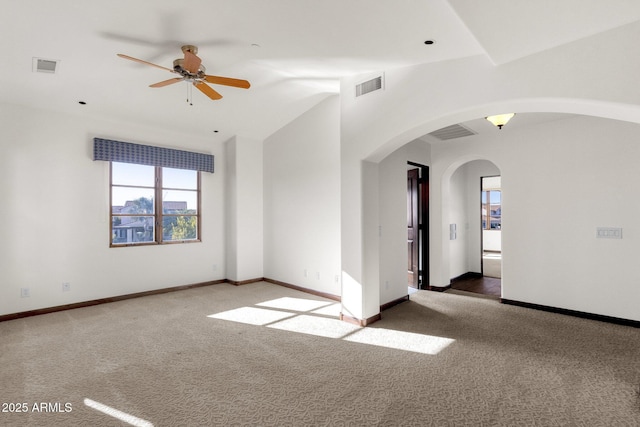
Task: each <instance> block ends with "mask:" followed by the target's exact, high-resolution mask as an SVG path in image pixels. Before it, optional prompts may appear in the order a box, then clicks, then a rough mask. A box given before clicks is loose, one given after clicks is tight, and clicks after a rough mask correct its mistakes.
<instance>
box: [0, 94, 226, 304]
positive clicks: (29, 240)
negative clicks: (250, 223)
mask: <svg viewBox="0 0 640 427" xmlns="http://www.w3.org/2000/svg"><path fill="white" fill-rule="evenodd" d="M0 129H2V136H1V138H2V139H1V141H0V183H1V189H0V192H1V196H0V199H1V200H2V203H1V204H0V223H1V224H2V245H1V246H0V247H1V249H0V251H1V253H0V272H1V274H0V276H1V277H0V314H9V313H15V312H22V311H28V310H34V309H38V308H44V307H52V306H57V305H64V304H70V303H75V302H81V301H87V300H92V299H98V298H105V297H110V296H116V295H122V294H129V293H135V292H141V291H147V290H152V289H161V288H166V287H171V286H178V285H185V284H191V283H200V282H205V281H210V280H217V279H223V278H225V269H224V265H225V253H224V210H223V194H224V185H223V180H224V173H225V172H224V160H223V157H224V156H223V147H222V146H221V145H220V144H216V143H214V142H212V141H209V140H206V139H203V138H191V137H189V136H187V135H184V134H177V133H173V132H170V131H166V130H161V129H155V128H146V127H143V126H138V125H134V124H126V123H114V122H109V121H104V120H100V119H97V118H92V117H89V116H80V115H78V116H71V115H65V114H58V113H52V112H45V111H40V110H35V109H27V108H23V107H20V106H15V105H6V104H0ZM94 137H103V138H111V139H116V140H123V141H131V142H136V143H143V144H149V145H158V146H163V147H169V148H180V149H186V150H192V151H198V152H204V153H211V154H214V155H215V156H216V157H215V167H216V172H215V173H214V174H210V173H202V223H203V224H202V242H201V243H189V244H180V245H163V246H145V247H127V248H109V238H110V236H109V222H108V221H109V210H110V207H109V174H108V163H106V162H99V161H93V160H92V141H93V138H94ZM214 265H215V266H216V268H215V270H214ZM63 282H69V283H70V284H71V291H70V292H62V283H63ZM22 287H28V288H30V291H31V296H30V297H29V298H21V297H20V288H22Z"/></svg>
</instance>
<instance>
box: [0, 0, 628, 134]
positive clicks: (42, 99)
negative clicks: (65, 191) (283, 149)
mask: <svg viewBox="0 0 640 427" xmlns="http://www.w3.org/2000/svg"><path fill="white" fill-rule="evenodd" d="M0 5H1V6H2V10H3V13H2V14H1V15H0V31H2V37H1V38H0V52H2V57H3V59H4V61H5V62H4V66H3V67H1V68H0V102H6V103H11V104H19V105H28V106H33V107H36V108H42V109H52V110H57V111H62V112H70V113H74V114H79V115H95V116H100V117H103V118H106V119H109V120H114V122H118V121H135V122H138V123H141V124H144V125H149V126H156V127H161V128H170V129H173V130H178V131H183V132H186V133H191V134H197V135H207V136H210V137H211V138H212V140H220V141H224V140H226V139H228V138H229V137H230V136H232V135H235V134H240V135H243V136H247V137H252V138H257V139H264V138H266V137H267V136H269V135H270V134H272V133H273V132H274V131H276V130H278V129H279V128H281V127H282V126H284V125H285V124H287V123H288V122H290V121H291V120H293V119H294V118H296V117H297V116H299V115H300V114H302V113H303V112H305V111H306V110H308V109H309V108H311V107H312V106H314V105H315V104H317V103H318V102H320V101H321V100H323V99H324V98H326V97H327V96H330V95H332V94H336V93H338V92H339V90H340V78H341V77H342V76H349V75H356V74H366V73H371V72H376V71H384V70H385V69H390V68H395V67H404V66H409V65H414V64H420V63H427V62H438V61H446V60H450V59H455V58H462V57H468V56H474V55H486V56H487V57H488V58H489V59H490V60H491V61H492V63H493V64H494V65H495V66H500V65H501V64H505V63H508V62H510V61H514V60H516V59H519V58H522V57H524V56H528V55H532V54H535V53H538V52H541V51H544V50H547V49H551V48H554V47H557V46H560V45H562V44H566V43H570V42H572V41H575V40H579V39H582V38H586V37H592V36H594V35H597V34H600V33H604V32H606V31H608V30H611V29H614V28H617V27H620V26H623V25H627V24H629V23H632V22H636V21H638V20H639V19H640V2H638V1H636V0H611V1H607V2H603V1H595V0H537V1H535V2H533V1H530V0H491V1H484V2H480V1H477V0H448V1H447V0H397V1H393V2H392V1H389V0H347V1H345V0H323V1H318V0H270V1H264V0H183V1H180V2H176V1H168V0H154V1H152V2H151V1H150V2H141V1H130V0H126V1H125V0H110V1H100V2H98V1H94V0H86V1H77V0H56V1H49V0H21V1H14V0H0ZM427 40H432V41H434V42H435V43H433V44H425V41H427ZM184 44H193V45H196V46H198V48H199V51H198V56H199V57H200V58H202V60H203V65H205V66H206V72H207V74H212V75H218V76H227V77H235V78H240V79H246V80H249V81H250V82H251V88H250V89H249V90H243V89H236V88H232V87H225V86H215V89H216V90H217V91H218V92H220V93H221V94H222V95H223V98H222V99H221V100H218V101H211V100H209V99H208V98H207V97H206V96H204V95H203V94H202V93H200V92H198V91H195V90H194V91H193V94H192V104H193V105H189V103H187V102H186V99H187V95H188V91H187V87H188V84H187V83H178V84H174V85H171V86H166V87H162V88H150V87H149V85H150V84H152V83H156V82H159V81H162V80H166V79H169V78H171V77H175V75H174V74H171V73H169V72H167V71H166V70H162V69H159V68H154V67H150V66H146V65H142V64H137V63H135V62H132V61H127V60H125V59H122V58H119V57H118V56H117V54H118V53H123V54H126V55H130V56H132V57H135V58H139V59H142V60H145V61H149V62H152V63H154V64H158V65H161V66H163V67H168V68H172V63H173V60H174V59H176V58H180V57H182V52H181V50H180V48H181V46H182V45H184ZM34 58H43V59H47V60H56V61H59V63H58V66H57V70H56V73H55V74H50V73H39V72H34V71H33V61H34ZM80 101H82V102H84V103H85V104H84V105H83V104H80V103H79V102H80Z"/></svg>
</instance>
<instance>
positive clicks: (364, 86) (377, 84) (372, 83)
mask: <svg viewBox="0 0 640 427" xmlns="http://www.w3.org/2000/svg"><path fill="white" fill-rule="evenodd" d="M379 89H382V76H378V77H376V78H375V79H371V80H367V81H366V82H364V83H360V84H359V85H356V97H358V96H362V95H366V94H367V93H371V92H373V91H376V90H379Z"/></svg>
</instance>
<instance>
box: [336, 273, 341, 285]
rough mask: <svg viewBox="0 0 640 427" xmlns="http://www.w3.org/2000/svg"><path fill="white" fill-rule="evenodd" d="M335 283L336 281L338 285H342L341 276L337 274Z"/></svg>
mask: <svg viewBox="0 0 640 427" xmlns="http://www.w3.org/2000/svg"><path fill="white" fill-rule="evenodd" d="M335 281H336V283H340V275H339V274H336V277H335Z"/></svg>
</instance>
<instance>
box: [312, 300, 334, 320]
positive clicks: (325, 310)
mask: <svg viewBox="0 0 640 427" xmlns="http://www.w3.org/2000/svg"><path fill="white" fill-rule="evenodd" d="M340 308H341V305H340V303H336V304H331V305H328V306H326V307H322V308H319V309H317V310H313V311H312V312H311V313H312V314H319V315H321V316H333V317H340Z"/></svg>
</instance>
